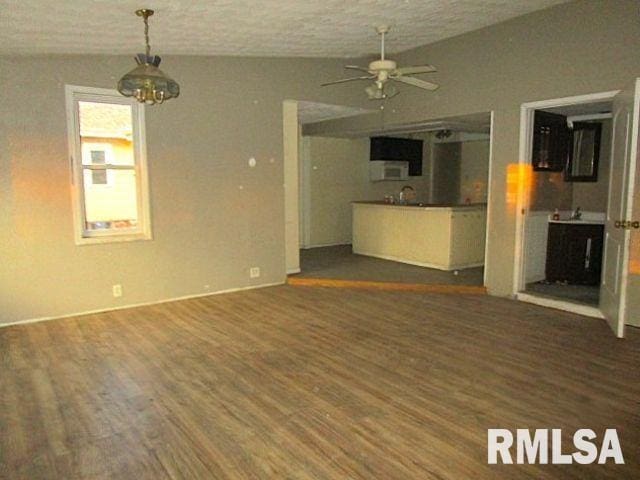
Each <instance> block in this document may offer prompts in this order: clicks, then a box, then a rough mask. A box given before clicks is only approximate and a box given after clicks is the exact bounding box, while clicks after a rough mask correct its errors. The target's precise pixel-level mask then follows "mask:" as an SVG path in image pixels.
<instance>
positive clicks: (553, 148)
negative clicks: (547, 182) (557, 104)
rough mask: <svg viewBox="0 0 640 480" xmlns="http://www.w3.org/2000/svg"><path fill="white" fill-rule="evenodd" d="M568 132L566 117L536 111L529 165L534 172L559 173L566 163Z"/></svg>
mask: <svg viewBox="0 0 640 480" xmlns="http://www.w3.org/2000/svg"><path fill="white" fill-rule="evenodd" d="M569 139H570V132H569V128H568V127H567V117H565V116H564V115H558V114H555V113H549V112H543V111H541V110H536V111H535V114H534V122H533V148H532V154H531V164H532V165H533V169H534V170H535V171H547V172H561V171H563V170H564V168H565V165H566V163H567V155H568V153H569Z"/></svg>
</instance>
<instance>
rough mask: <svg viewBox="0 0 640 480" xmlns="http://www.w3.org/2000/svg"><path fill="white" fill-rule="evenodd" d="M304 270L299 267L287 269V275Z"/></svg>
mask: <svg viewBox="0 0 640 480" xmlns="http://www.w3.org/2000/svg"><path fill="white" fill-rule="evenodd" d="M301 271H302V270H300V269H299V268H291V269H289V270H287V275H295V274H296V273H300V272H301Z"/></svg>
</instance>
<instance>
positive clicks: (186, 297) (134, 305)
mask: <svg viewBox="0 0 640 480" xmlns="http://www.w3.org/2000/svg"><path fill="white" fill-rule="evenodd" d="M285 283H286V281H282V282H274V283H262V284H260V285H250V286H248V287H238V288H229V289H226V290H218V291H216V292H207V293H197V294H194V295H183V296H181V297H172V298H166V299H163V300H155V301H153V302H142V303H131V304H128V305H120V306H118V307H109V308H100V309H97V310H86V311H83V312H76V313H69V314H65V315H57V316H54V317H39V318H30V319H27V320H17V321H15V322H9V323H0V328H3V327H11V326H13V325H25V324H28V323H38V322H48V321H50V320H60V319H63V318H71V317H82V316H84V315H93V314H96V313H104V312H113V311H116V310H126V309H128V308H138V307H148V306H150V305H160V304H162V303H170V302H178V301H180V300H190V299H193V298H201V297H210V296H213V295H222V294H224V293H233V292H242V291H244V290H255V289H258V288H266V287H275V286H277V285H284V284H285Z"/></svg>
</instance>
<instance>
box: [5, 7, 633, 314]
mask: <svg viewBox="0 0 640 480" xmlns="http://www.w3.org/2000/svg"><path fill="white" fill-rule="evenodd" d="M424 28H429V26H428V25H425V26H424ZM636 45H640V23H638V3H637V2H636V1H634V0H584V1H578V2H573V3H569V4H563V5H559V6H557V7H553V8H551V9H548V10H543V11H540V12H535V13H533V14H530V15H527V16H524V17H520V18H517V19H514V20H511V21H508V22H505V23H502V24H499V25H495V26H492V27H489V28H485V29H482V30H478V31H475V32H471V33H468V34H465V35H461V36H458V37H455V38H452V39H448V40H444V41H442V42H438V43H435V44H432V45H429V46H426V47H422V48H419V49H415V50H412V51H409V52H406V53H404V54H402V55H398V56H396V58H395V59H396V60H398V61H399V62H400V64H401V65H402V64H421V63H424V62H428V63H432V64H434V65H436V66H437V67H438V69H439V72H438V73H436V74H433V75H430V76H429V78H430V79H433V80H434V81H437V82H438V83H440V84H441V85H442V87H441V88H440V89H439V90H438V91H436V92H433V93H431V92H423V91H419V90H417V89H412V88H411V87H410V86H405V87H404V88H402V93H401V94H400V95H398V96H397V97H396V98H394V99H392V100H391V101H390V102H388V105H387V108H386V109H385V122H387V123H405V122H409V121H420V120H425V119H429V118H443V117H447V116H454V115H462V114H466V113H475V112H486V111H491V110H493V111H494V128H495V131H494V134H495V136H494V143H493V156H494V159H493V166H492V174H491V181H490V184H491V189H492V193H491V204H490V210H489V215H490V218H489V232H490V233H489V256H488V263H487V281H488V289H489V292H490V293H492V294H496V295H509V294H510V293H511V291H512V285H513V255H514V245H515V219H516V207H515V204H514V203H511V202H509V199H510V198H512V196H510V195H507V193H508V192H507V171H508V168H509V166H510V165H513V164H515V163H517V162H518V142H519V127H520V125H519V116H520V105H521V104H522V103H523V102H530V101H535V100H543V99H549V98H557V97H564V96H571V95H579V94H586V93H591V92H599V91H606V90H613V89H619V88H623V87H624V86H625V85H627V84H629V83H630V82H631V80H632V79H633V78H635V77H637V76H640V56H639V55H638V52H637V48H635V46H636ZM343 63H345V62H344V61H338V60H327V61H321V60H304V59H295V60H292V59H278V60H274V59H220V58H209V59H203V58H196V57H184V58H176V57H173V58H172V57H167V58H165V59H164V63H163V65H165V68H166V71H167V72H168V73H170V74H171V75H172V76H174V77H175V78H176V79H178V80H179V81H180V82H181V84H182V86H183V94H182V96H181V97H180V98H179V99H177V100H175V101H171V102H168V103H167V104H165V105H163V106H161V107H159V108H154V109H149V115H148V117H147V119H148V121H147V128H148V141H149V164H150V180H151V199H152V215H153V222H154V223H153V230H154V236H155V239H154V240H153V241H152V242H137V243H132V244H114V245H106V246H85V247H76V246H75V245H74V244H73V237H72V225H71V209H70V199H69V185H68V180H69V175H68V164H67V147H66V138H65V122H64V96H63V84H64V83H74V84H80V85H94V86H100V87H110V86H112V85H114V84H115V82H116V80H117V77H119V76H120V75H121V74H122V73H123V72H126V71H127V70H129V69H130V68H131V60H130V59H129V58H125V57H98V58H95V57H89V56H85V57H83V56H79V57H47V58H45V57H23V58H2V59H0V86H1V87H2V88H1V89H0V102H1V104H2V109H0V122H1V123H0V141H1V142H2V144H0V154H1V158H0V172H1V173H2V174H1V175H0V203H1V204H2V209H0V252H2V256H3V259H2V268H1V269H0V322H7V321H12V320H20V319H27V318H34V317H40V316H49V315H60V314H64V313H73V312H77V311H82V310H89V309H96V308H107V307H112V306H117V305H120V304H124V303H137V302H144V301H153V300H158V299H162V298H169V297H175V296H180V295H188V294H195V293H204V289H203V285H210V290H212V291H213V290H221V289H227V288H234V287H243V286H247V285H250V284H251V282H250V281H249V279H248V275H247V269H248V268H249V267H250V266H252V265H261V266H262V268H263V272H264V273H263V277H262V278H261V279H260V281H261V282H272V281H282V280H283V279H284V242H283V230H284V220H283V205H282V202H283V194H282V181H283V171H282V159H281V157H282V152H281V149H282V131H281V130H282V129H281V124H282V118H281V117H282V115H281V110H282V108H281V102H282V100H283V99H285V98H293V99H302V100H311V101H326V102H328V103H334V104H351V105H354V106H370V105H369V104H366V103H365V102H366V100H365V99H364V98H363V97H364V95H363V92H362V88H361V87H362V86H361V85H343V86H341V88H331V89H324V90H321V89H320V87H318V85H319V84H320V83H321V82H322V81H328V80H330V79H335V78H340V77H341V75H342V74H343V71H342V68H341V66H342V64H343ZM254 100H258V102H257V103H254ZM370 117H372V119H370V120H368V121H363V122H361V124H358V121H354V120H353V119H352V120H344V121H341V122H330V123H329V124H327V125H325V126H324V127H323V128H324V129H325V130H326V131H327V132H331V131H336V129H338V130H344V129H345V128H348V127H354V126H355V127H363V126H364V127H371V126H379V125H380V118H379V116H378V115H373V116H370ZM367 122H368V123H369V125H367ZM328 136H331V134H330V133H329V134H328ZM249 156H256V158H258V167H256V168H255V169H254V170H249V169H248V168H247V166H246V159H247V158H248V157H249ZM271 157H273V158H274V159H275V161H274V163H273V164H272V163H269V161H268V159H269V158H271ZM240 185H243V187H244V190H243V191H240V190H239V186H240ZM637 235H640V233H638V232H634V236H636V237H637ZM634 238H635V237H634ZM632 282H634V285H635V286H637V285H638V284H640V282H639V281H638V275H634V276H632ZM113 283H122V284H123V286H124V292H125V295H124V297H122V299H119V300H117V301H116V300H115V299H113V298H111V296H110V287H111V284H113ZM638 297H640V296H636V297H634V298H635V299H638ZM631 307H632V309H635V311H638V307H640V306H639V305H638V304H637V300H635V303H634V304H633V305H631Z"/></svg>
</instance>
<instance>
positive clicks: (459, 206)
mask: <svg viewBox="0 0 640 480" xmlns="http://www.w3.org/2000/svg"><path fill="white" fill-rule="evenodd" d="M351 203H352V204H356V205H376V206H380V207H389V208H422V209H436V208H437V209H442V208H450V209H452V210H477V209H479V208H487V204H486V203H409V204H402V203H386V202H383V201H359V202H351Z"/></svg>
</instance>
